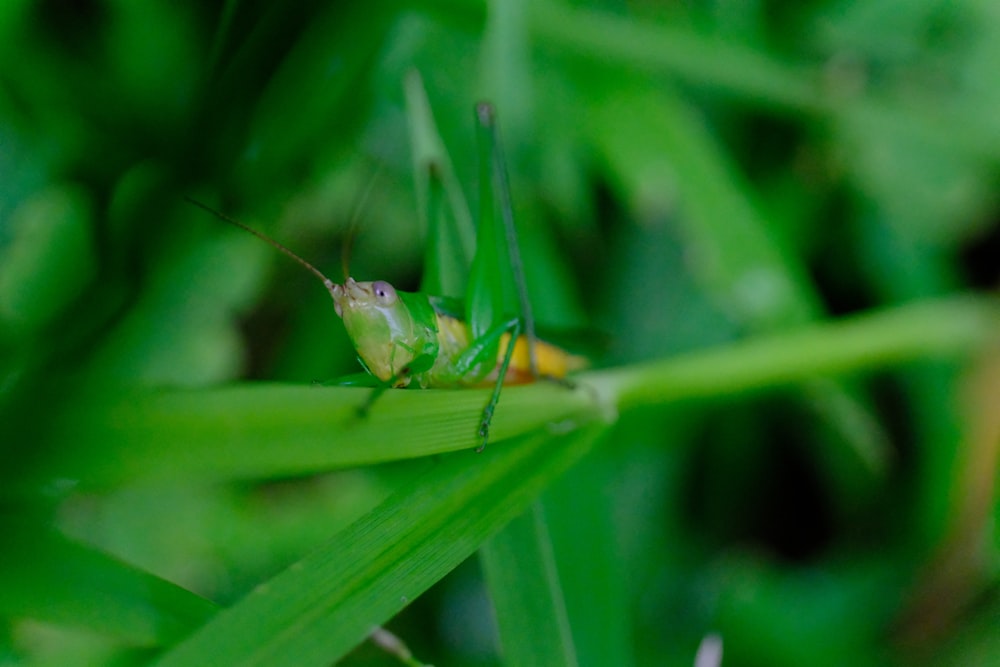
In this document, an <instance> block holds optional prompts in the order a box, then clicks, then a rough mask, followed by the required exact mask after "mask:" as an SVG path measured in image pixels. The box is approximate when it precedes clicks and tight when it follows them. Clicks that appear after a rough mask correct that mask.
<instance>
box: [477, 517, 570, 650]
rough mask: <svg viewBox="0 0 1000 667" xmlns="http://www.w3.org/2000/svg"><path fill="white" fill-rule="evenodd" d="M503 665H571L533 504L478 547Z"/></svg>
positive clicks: (557, 589) (560, 602) (565, 622)
mask: <svg viewBox="0 0 1000 667" xmlns="http://www.w3.org/2000/svg"><path fill="white" fill-rule="evenodd" d="M479 557H480V559H481V560H482V563H483V573H484V574H485V575H486V583H487V585H488V586H489V588H490V597H491V598H492V599H493V608H494V610H495V611H496V615H497V625H498V626H499V628H500V642H501V645H502V646H503V657H504V664H505V665H508V666H509V667H521V666H531V665H576V664H577V659H576V649H575V647H574V646H573V635H572V633H571V632H570V626H569V619H568V618H567V616H566V603H565V600H564V599H563V592H562V585H561V584H560V582H559V572H558V570H557V567H556V561H555V557H554V555H553V553H552V542H551V539H550V538H549V529H548V526H547V524H546V520H545V514H544V512H543V511H542V508H541V507H540V506H539V505H538V504H537V503H536V504H534V505H532V506H531V508H530V509H529V510H528V511H527V512H525V513H524V514H523V515H522V516H520V517H518V518H516V519H514V520H513V521H511V522H510V523H509V524H507V527H506V528H504V529H503V530H502V531H500V532H499V533H498V534H497V535H495V536H494V537H493V539H491V540H490V541H489V542H487V543H485V544H484V545H483V546H482V548H481V549H480V550H479Z"/></svg>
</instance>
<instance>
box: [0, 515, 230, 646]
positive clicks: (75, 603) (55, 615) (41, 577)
mask: <svg viewBox="0 0 1000 667" xmlns="http://www.w3.org/2000/svg"><path fill="white" fill-rule="evenodd" d="M0 534H3V536H4V548H3V563H4V566H3V567H2V568H0V615H2V616H4V617H7V618H32V619H35V620H38V621H44V622H48V623H54V624H57V625H62V626H65V627H72V628H78V629H85V630H90V631H93V632H97V633H100V634H104V635H108V636H110V637H115V638H117V639H120V640H122V641H124V642H126V643H129V644H132V645H135V646H156V645H162V644H169V643H172V642H175V641H177V640H178V639H179V638H181V637H183V636H186V635H187V634H189V633H190V632H192V631H193V630H194V629H196V628H197V627H199V626H200V625H201V624H202V623H204V622H205V621H207V620H208V619H209V618H211V617H212V615H213V613H214V611H215V609H216V608H215V605H214V604H212V603H211V602H209V601H208V600H206V599H204V598H201V597H199V596H197V595H195V594H194V593H191V592H190V591H187V590H185V589H183V588H181V587H180V586H177V585H176V584H172V583H170V582H169V581H166V580H163V579H160V578H158V577H156V576H153V575H151V574H149V573H146V572H142V571H140V570H138V569H135V568H133V567H130V566H129V565H126V564H125V563H122V562H121V561H118V560H116V559H115V558H112V557H111V556H109V555H107V554H105V553H103V552H100V551H97V550H95V549H92V548H90V547H88V546H85V545H83V544H79V543H77V542H73V541H71V540H68V539H66V538H65V537H63V536H61V535H60V534H58V533H57V532H55V531H54V530H51V529H50V528H47V527H42V526H37V525H31V524H29V523H27V521H25V520H14V521H4V522H3V523H0Z"/></svg>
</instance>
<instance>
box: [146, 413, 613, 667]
mask: <svg viewBox="0 0 1000 667" xmlns="http://www.w3.org/2000/svg"><path fill="white" fill-rule="evenodd" d="M603 432H604V429H603V427H601V426H599V425H595V426H593V427H589V428H585V429H582V430H581V431H579V432H577V433H573V434H570V435H567V436H562V437H558V438H552V437H550V436H549V435H547V434H543V433H539V434H535V435H531V436H527V437H525V438H522V439H518V440H516V441H514V442H511V443H508V444H505V445H492V446H490V447H489V448H487V450H486V451H485V452H484V453H483V454H480V455H475V454H473V453H472V452H459V453H456V454H452V455H449V456H447V457H445V458H443V459H442V460H441V461H440V462H439V463H438V464H436V465H435V466H434V467H433V468H432V469H431V470H430V471H429V472H427V473H426V474H425V475H424V476H423V478H422V479H420V480H418V481H417V483H416V484H414V485H412V486H410V487H408V488H406V489H404V490H402V491H400V492H399V493H397V494H395V495H393V496H392V497H390V498H389V499H388V500H386V501H385V502H384V503H383V504H382V505H380V506H379V507H377V508H376V509H375V510H373V511H372V512H371V513H370V514H368V515H367V516H365V517H363V518H362V519H360V520H359V521H358V522H356V523H355V524H353V525H351V526H350V527H349V528H347V529H346V530H344V531H343V532H341V533H340V534H338V535H336V536H335V537H334V538H333V539H332V540H331V542H330V543H329V544H328V545H326V546H325V547H323V548H321V549H319V550H318V551H316V552H314V553H313V554H311V555H309V556H307V557H306V558H304V559H303V560H301V561H299V562H298V563H296V564H294V565H292V566H291V567H290V568H288V569H287V570H286V571H284V572H283V573H281V574H279V575H278V576H277V577H275V578H273V579H272V580H270V581H267V582H265V583H263V584H261V585H260V586H259V587H258V588H257V589H256V590H255V591H254V592H253V593H251V594H250V595H249V596H247V597H246V598H245V599H243V600H241V601H240V602H238V603H237V604H236V605H234V606H233V607H232V608H230V609H227V610H225V611H223V612H221V613H220V614H219V615H218V616H217V617H216V618H215V619H213V620H212V621H211V622H210V623H208V624H206V625H205V626H204V627H203V628H202V629H201V630H199V631H198V632H197V633H195V634H194V635H193V636H192V637H191V638H190V639H188V640H187V641H185V642H183V643H182V644H181V645H179V646H178V647H177V648H176V649H174V650H173V651H171V652H170V653H168V654H167V655H165V656H164V658H163V659H162V660H161V661H160V662H158V663H157V664H158V665H159V667H184V666H186V665H191V666H195V665H198V666H200V665H205V664H212V665H240V666H241V667H243V666H246V667H249V666H251V665H268V666H269V667H277V666H281V665H289V666H293V665H294V666H295V667H303V666H308V665H329V664H331V663H332V662H333V661H335V660H337V659H338V658H340V657H341V656H343V655H344V654H346V653H347V652H348V651H350V650H351V649H352V648H353V647H354V646H355V645H357V644H358V643H359V642H361V641H362V640H363V639H364V638H365V636H367V635H368V634H369V633H370V632H371V631H372V629H373V628H374V627H375V626H377V625H379V624H381V623H383V622H385V621H386V620H387V619H388V618H390V617H391V616H392V615H393V614H395V613H396V612H398V611H399V610H400V609H402V608H403V607H405V606H406V605H407V604H408V603H409V601H411V600H413V599H414V598H415V597H417V596H418V595H420V594H421V593H423V592H424V591H425V590H426V589H427V588H428V587H429V586H431V585H432V584H433V583H434V582H435V581H437V580H438V579H440V578H441V577H443V576H444V575H445V574H446V573H447V572H449V571H450V570H452V569H453V568H454V567H455V566H456V565H458V564H459V563H461V562H462V561H463V560H464V559H465V558H467V557H468V556H469V555H470V554H471V553H472V552H473V551H474V550H475V549H476V548H477V547H478V546H479V545H480V544H481V543H482V542H483V541H484V540H486V539H487V538H488V537H490V536H491V535H493V534H494V533H496V532H497V530H499V529H500V528H501V527H502V526H503V525H504V524H506V523H507V522H508V521H510V520H511V519H512V518H514V517H515V516H517V515H518V514H520V513H521V512H522V511H523V510H524V509H525V508H526V507H527V506H528V505H529V504H530V503H531V501H532V500H533V499H534V498H535V497H536V496H537V495H538V494H539V493H540V492H541V490H542V489H543V488H545V486H546V485H548V484H549V483H550V482H551V481H552V480H553V479H555V478H556V477H558V476H559V475H561V474H562V473H563V472H564V471H565V470H566V469H567V468H568V467H569V466H571V465H572V464H573V463H575V462H576V461H578V460H579V459H580V458H581V457H582V456H583V455H585V454H586V453H587V452H589V451H590V450H591V449H592V448H593V446H594V445H595V443H596V442H597V439H598V436H599V435H600V434H601V433H603Z"/></svg>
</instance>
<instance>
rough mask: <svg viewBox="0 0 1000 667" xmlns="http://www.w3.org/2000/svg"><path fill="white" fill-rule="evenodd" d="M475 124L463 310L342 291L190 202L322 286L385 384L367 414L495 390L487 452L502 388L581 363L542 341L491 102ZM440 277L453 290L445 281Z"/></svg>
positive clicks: (483, 430)
mask: <svg viewBox="0 0 1000 667" xmlns="http://www.w3.org/2000/svg"><path fill="white" fill-rule="evenodd" d="M476 118H477V121H478V136H479V144H480V153H481V154H482V153H484V152H485V153H486V155H487V158H486V159H483V160H482V164H481V166H480V189H481V193H480V196H481V206H480V220H479V227H478V231H477V236H476V246H477V247H476V252H475V257H474V259H473V261H472V266H471V270H470V276H469V278H468V289H467V293H466V300H465V308H464V311H463V310H462V309H461V307H460V305H459V303H458V302H457V301H456V300H455V299H454V298H448V297H439V296H430V295H428V294H427V293H425V292H404V291H401V290H397V289H395V288H394V287H393V286H392V285H390V284H389V283H387V282H385V281H383V280H376V281H373V282H358V281H356V280H355V279H354V278H351V277H349V276H347V277H345V280H344V282H343V284H337V283H335V282H334V281H333V280H331V279H330V278H328V277H327V276H326V275H324V274H323V273H322V272H321V271H320V270H319V269H317V268H316V267H315V266H313V265H312V264H310V263H309V262H307V261H306V260H304V259H302V258H301V257H299V256H298V255H297V254H295V253H294V252H292V251H291V250H289V249H288V248H287V247H285V246H284V245H282V244H280V243H278V242H277V241H275V240H273V239H271V238H269V237H267V236H265V235H264V234H262V233H261V232H258V231H256V230H254V229H252V228H250V227H248V226H247V225H244V224H243V223H241V222H238V221H237V220H234V219H232V218H230V217H228V216H226V215H224V214H222V213H219V212H218V211H215V210H213V209H211V208H209V207H208V206H205V205H204V204H201V203H199V202H197V201H194V200H191V199H189V200H188V201H190V202H191V203H193V204H195V205H197V206H199V207H201V208H203V209H205V210H206V211H208V212H210V213H212V214H213V215H215V216H217V217H219V218H221V219H223V220H225V221H226V222H229V223H231V224H233V225H236V226H238V227H240V228H242V229H244V230H246V231H248V232H250V233H251V234H253V235H255V236H257V237H258V238H260V239H263V240H264V241H265V242H267V243H269V244H270V245H272V246H274V247H275V248H277V249H278V250H280V251H281V252H283V253H285V254H286V255H288V256H289V257H291V258H292V259H293V260H295V261H296V262H298V263H299V264H300V265H302V266H303V267H305V268H306V269H307V270H308V271H310V272H311V273H312V274H313V275H315V276H316V277H317V278H318V279H319V280H320V281H321V282H322V283H323V286H324V287H325V288H326V289H327V291H328V292H329V293H330V296H331V297H332V298H333V303H334V309H335V310H336V312H337V315H338V316H340V318H341V319H342V320H343V322H344V327H345V329H346V330H347V334H348V336H349V337H350V339H351V342H352V343H353V344H354V347H355V350H356V351H357V354H358V360H359V361H360V362H361V365H362V366H363V367H364V368H365V370H366V371H367V372H368V373H370V374H371V376H373V377H374V378H375V379H376V380H377V383H378V384H377V385H376V388H375V390H374V391H373V392H372V394H371V395H370V396H369V400H368V401H367V402H366V403H365V405H364V407H363V409H362V410H363V411H366V410H367V408H368V407H369V406H370V405H371V404H372V403H373V402H374V400H375V398H376V397H377V396H378V395H379V394H380V393H381V392H382V391H384V390H386V389H388V388H391V387H407V386H418V387H421V388H427V387H478V386H490V385H492V386H493V393H492V394H491V396H490V399H489V401H488V402H487V404H486V406H485V407H484V408H483V411H482V418H481V420H480V422H479V428H478V435H479V438H480V446H479V448H478V449H477V451H482V449H483V447H485V446H486V442H487V441H488V439H489V427H490V422H491V420H492V417H493V412H494V410H495V409H496V406H497V403H498V401H499V400H500V390H501V389H502V388H503V385H504V384H519V383H526V382H532V381H534V380H536V379H538V378H539V377H546V378H553V379H556V380H563V379H564V378H565V377H566V374H567V373H568V372H569V371H570V370H573V369H575V368H578V367H579V366H581V365H582V359H581V358H580V357H577V356H575V355H572V354H569V353H568V352H565V351H564V350H562V349H561V348H559V347H556V346H555V345H551V344H549V343H545V342H544V341H540V340H538V339H537V338H536V337H535V332H534V321H533V319H532V316H531V308H530V304H529V303H528V298H527V291H526V289H525V287H524V277H523V271H522V268H521V261H520V256H519V253H518V248H517V239H516V233H515V230H514V221H513V213H512V205H511V202H510V195H509V185H508V182H507V176H506V173H505V170H504V168H503V158H502V156H501V155H500V148H499V146H500V143H499V132H498V129H497V124H496V116H495V112H494V109H493V107H492V105H490V104H488V103H480V104H478V105H477V106H476ZM431 171H433V169H431ZM494 185H498V186H499V188H498V189H499V195H500V202H499V203H500V209H501V218H502V227H501V225H500V224H498V222H497V220H496V218H497V216H496V215H495V210H496V208H495V204H494V196H493V195H494ZM454 219H456V220H457V219H458V216H455V218H454ZM457 234H461V232H457ZM435 243H440V241H439V240H436V241H433V242H432V243H430V244H429V246H430V247H431V248H432V249H435ZM437 249H439V248H437ZM432 261H434V260H432ZM505 269H506V270H505ZM435 279H436V280H438V281H439V283H440V287H442V288H447V286H445V285H444V284H443V282H444V281H442V280H440V279H437V278H435ZM511 282H513V283H514V287H513V291H514V292H516V301H515V302H514V305H513V306H510V305H508V304H510V303H511V301H512V299H511V297H510V295H511V292H512V289H511V286H510V284H509V283H511ZM425 284H426V283H425ZM518 310H519V312H511V311H518ZM510 341H514V344H513V345H512V344H511V342H510Z"/></svg>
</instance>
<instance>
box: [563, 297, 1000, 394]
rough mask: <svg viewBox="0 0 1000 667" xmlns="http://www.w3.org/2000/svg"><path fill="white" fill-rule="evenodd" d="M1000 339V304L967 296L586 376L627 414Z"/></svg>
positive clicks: (957, 354)
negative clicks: (627, 412) (675, 402)
mask: <svg viewBox="0 0 1000 667" xmlns="http://www.w3.org/2000/svg"><path fill="white" fill-rule="evenodd" d="M998 337H1000V304H998V303H997V301H996V300H995V299H991V298H985V297H969V296H959V297H952V298H950V299H938V300H929V299H928V300H925V301H923V302H920V303H915V304H911V305H906V306H899V307H896V308H885V309H882V310H878V311H872V312H867V313H864V314H862V315H855V316H852V317H846V318H843V319H841V320H838V321H835V322H828V323H825V324H811V325H807V326H804V327H801V328H800V329H798V330H797V331H794V332H791V333H787V334H783V335H775V336H768V337H760V338H756V339H751V340H747V341H743V342H740V343H735V344H733V345H731V346H729V347H727V348H725V349H723V350H718V351H709V352H700V353H696V354H691V355H687V356H685V357H681V358H678V359H665V360H662V361H657V362H651V363H642V364H633V365H630V366H621V367H618V368H613V369H608V370H602V371H594V372H592V373H587V374H586V375H585V376H581V377H582V378H584V379H585V380H586V382H587V383H588V384H589V385H590V386H592V387H593V388H594V389H595V390H597V391H598V392H599V393H600V394H601V395H602V396H604V397H605V399H604V401H602V402H610V403H611V404H613V405H616V406H617V407H618V409H619V410H630V409H635V408H640V407H649V406H656V405H665V404H667V403H670V402H673V401H677V400H685V399H688V400H690V399H696V398H707V397H712V396H727V395H734V394H739V393H743V392H747V391H750V390H754V389H760V388H762V387H765V386H772V385H780V384H788V383H793V382H799V381H801V380H803V379H805V378H811V377H818V376H826V375H841V374H846V373H852V372H857V371H861V370H864V369H871V368H876V367H884V366H889V365H893V364H900V363H905V362H908V361H913V360H917V359H945V358H952V359H954V358H963V357H964V358H968V357H971V356H972V355H973V354H976V353H977V352H981V351H982V350H983V349H984V348H985V347H986V346H988V345H990V344H995V343H996V342H997V338H998Z"/></svg>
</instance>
